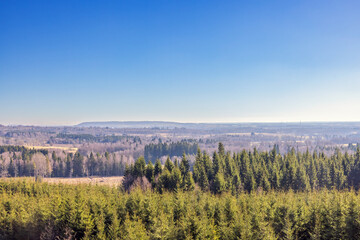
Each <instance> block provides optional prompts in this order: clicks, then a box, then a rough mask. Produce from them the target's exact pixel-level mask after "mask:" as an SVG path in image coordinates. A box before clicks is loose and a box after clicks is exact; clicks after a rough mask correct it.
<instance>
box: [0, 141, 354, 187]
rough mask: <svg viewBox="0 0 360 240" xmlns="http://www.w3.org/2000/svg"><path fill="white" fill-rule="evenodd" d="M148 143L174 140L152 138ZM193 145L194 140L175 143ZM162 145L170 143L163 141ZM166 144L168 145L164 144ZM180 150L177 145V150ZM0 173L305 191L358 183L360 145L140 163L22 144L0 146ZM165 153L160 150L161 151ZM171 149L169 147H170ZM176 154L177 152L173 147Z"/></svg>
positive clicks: (142, 160)
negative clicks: (329, 151) (352, 150)
mask: <svg viewBox="0 0 360 240" xmlns="http://www.w3.org/2000/svg"><path fill="white" fill-rule="evenodd" d="M154 146H177V145H176V144H175V145H171V144H169V145H167V144H158V145H154ZM178 146H186V147H188V149H190V150H191V151H193V148H194V147H195V146H196V144H189V143H180V144H179V145H178ZM164 149H167V150H166V151H170V150H171V149H172V150H171V151H173V150H174V149H181V150H183V148H182V147H179V148H175V147H174V148H172V147H166V148H164ZM169 149H170V150H169ZM179 151H180V150H179ZM0 153H1V155H0V174H1V176H11V177H19V176H42V177H84V176H122V175H125V180H124V186H125V187H126V189H129V188H132V187H133V186H136V185H140V186H150V187H151V188H153V189H155V190H157V191H159V192H163V191H174V190H177V189H186V190H191V189H194V188H195V184H196V185H198V186H199V188H201V189H202V190H204V191H211V192H213V193H221V192H227V191H230V192H233V193H237V192H241V191H246V192H251V191H254V190H257V189H262V190H265V191H269V190H290V189H292V190H295V191H307V190H315V189H322V188H327V189H332V188H336V189H349V188H354V189H356V190H357V189H359V186H360V149H359V148H357V151H356V152H355V153H354V154H348V153H345V154H344V153H342V152H341V151H335V153H334V154H332V155H330V156H328V155H326V154H324V153H318V152H313V153H310V152H309V151H307V152H304V153H302V152H296V151H295V150H294V149H292V150H291V151H290V152H288V153H286V154H283V155H281V154H280V153H279V152H278V148H277V146H276V145H275V146H274V148H273V149H272V150H271V151H262V152H259V151H258V150H256V149H254V150H252V151H245V150H243V151H241V152H237V153H232V152H226V151H225V148H224V145H223V144H222V143H219V146H218V150H217V151H215V152H213V153H212V155H209V153H207V152H205V151H203V152H201V150H200V149H199V148H197V150H196V155H195V161H194V162H190V160H189V159H188V158H187V157H186V155H185V154H184V152H183V157H182V158H179V159H176V160H175V161H172V160H170V158H169V157H168V159H167V160H166V161H165V164H164V165H162V163H161V162H160V160H159V159H158V160H156V161H155V163H154V164H153V162H152V161H149V162H148V163H146V160H145V158H144V157H140V158H138V159H137V160H136V161H135V163H133V164H130V165H128V164H127V163H125V162H124V161H123V160H122V158H121V156H117V155H115V154H111V153H108V152H105V153H104V154H99V153H92V152H91V153H90V154H89V155H85V156H84V155H82V154H80V153H79V152H76V153H75V154H73V153H67V154H65V153H64V152H62V153H61V154H62V155H61V156H58V155H57V154H56V153H55V152H52V153H49V152H48V151H47V150H34V149H27V148H25V147H22V146H0ZM163 153H165V152H163ZM172 153H174V151H173V152H172ZM176 154H179V152H176Z"/></svg>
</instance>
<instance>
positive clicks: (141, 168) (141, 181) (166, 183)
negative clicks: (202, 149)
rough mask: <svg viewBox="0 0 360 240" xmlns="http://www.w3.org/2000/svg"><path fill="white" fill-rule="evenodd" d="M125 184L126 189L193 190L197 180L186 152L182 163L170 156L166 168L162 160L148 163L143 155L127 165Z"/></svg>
mask: <svg viewBox="0 0 360 240" xmlns="http://www.w3.org/2000/svg"><path fill="white" fill-rule="evenodd" d="M123 186H124V187H125V189H126V190H130V189H131V188H134V187H142V188H151V187H153V188H155V189H156V190H157V191H159V192H163V191H178V190H184V191H192V190H194V188H195V182H194V179H193V177H192V172H191V171H190V162H189V160H188V159H187V158H186V156H185V153H184V154H183V157H182V160H181V162H180V163H178V161H175V163H173V162H172V161H171V160H170V158H169V157H168V158H167V160H166V162H165V166H164V168H163V167H162V165H161V162H160V160H157V161H156V162H155V166H154V165H153V164H152V162H149V163H148V164H147V165H146V163H145V159H144V158H143V157H140V158H138V159H137V160H136V161H135V163H134V164H131V165H130V166H126V170H125V179H124V181H123Z"/></svg>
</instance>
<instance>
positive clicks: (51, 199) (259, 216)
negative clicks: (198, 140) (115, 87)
mask: <svg viewBox="0 0 360 240" xmlns="http://www.w3.org/2000/svg"><path fill="white" fill-rule="evenodd" d="M0 195H1V198H0V239H29V240H32V239H270V240H271V239H359V237H360V217H359V216H360V198H359V196H358V194H357V193H356V192H355V191H354V190H350V191H339V190H336V189H332V190H327V189H322V190H316V191H309V192H305V191H304V192H297V193H295V192H294V191H292V190H289V191H261V190H258V191H253V192H251V193H249V194H248V193H241V194H235V195H233V194H231V193H229V192H226V193H225V192H224V193H221V194H211V193H209V192H203V191H201V190H199V189H195V190H194V191H191V192H190V191H181V190H179V191H174V192H169V191H164V192H163V193H161V194H160V193H158V192H155V191H151V190H145V191H144V190H141V189H139V188H137V189H133V190H132V191H131V192H129V193H127V192H124V190H122V189H121V188H112V187H109V186H90V185H85V184H82V185H66V184H65V185H64V184H47V183H39V182H34V181H30V180H29V179H18V180H6V181H5V180H3V181H0Z"/></svg>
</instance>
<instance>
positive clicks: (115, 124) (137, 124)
mask: <svg viewBox="0 0 360 240" xmlns="http://www.w3.org/2000/svg"><path fill="white" fill-rule="evenodd" d="M217 125H218V124H216V123H179V122H166V121H109V122H108V121H106V122H83V123H80V124H78V125H76V127H109V128H161V129H174V128H188V129H192V128H194V129H199V128H204V127H205V128H207V127H215V126H217ZM220 125H224V124H220ZM226 125H227V126H229V124H226Z"/></svg>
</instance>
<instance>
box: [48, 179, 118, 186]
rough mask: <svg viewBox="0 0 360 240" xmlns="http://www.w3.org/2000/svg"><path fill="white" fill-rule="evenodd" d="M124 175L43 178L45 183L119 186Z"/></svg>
mask: <svg viewBox="0 0 360 240" xmlns="http://www.w3.org/2000/svg"><path fill="white" fill-rule="evenodd" d="M123 178H124V177H82V178H44V179H43V181H44V182H47V183H55V184H57V183H63V184H81V183H85V184H98V185H109V186H119V185H120V184H121V183H122V180H123Z"/></svg>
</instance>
